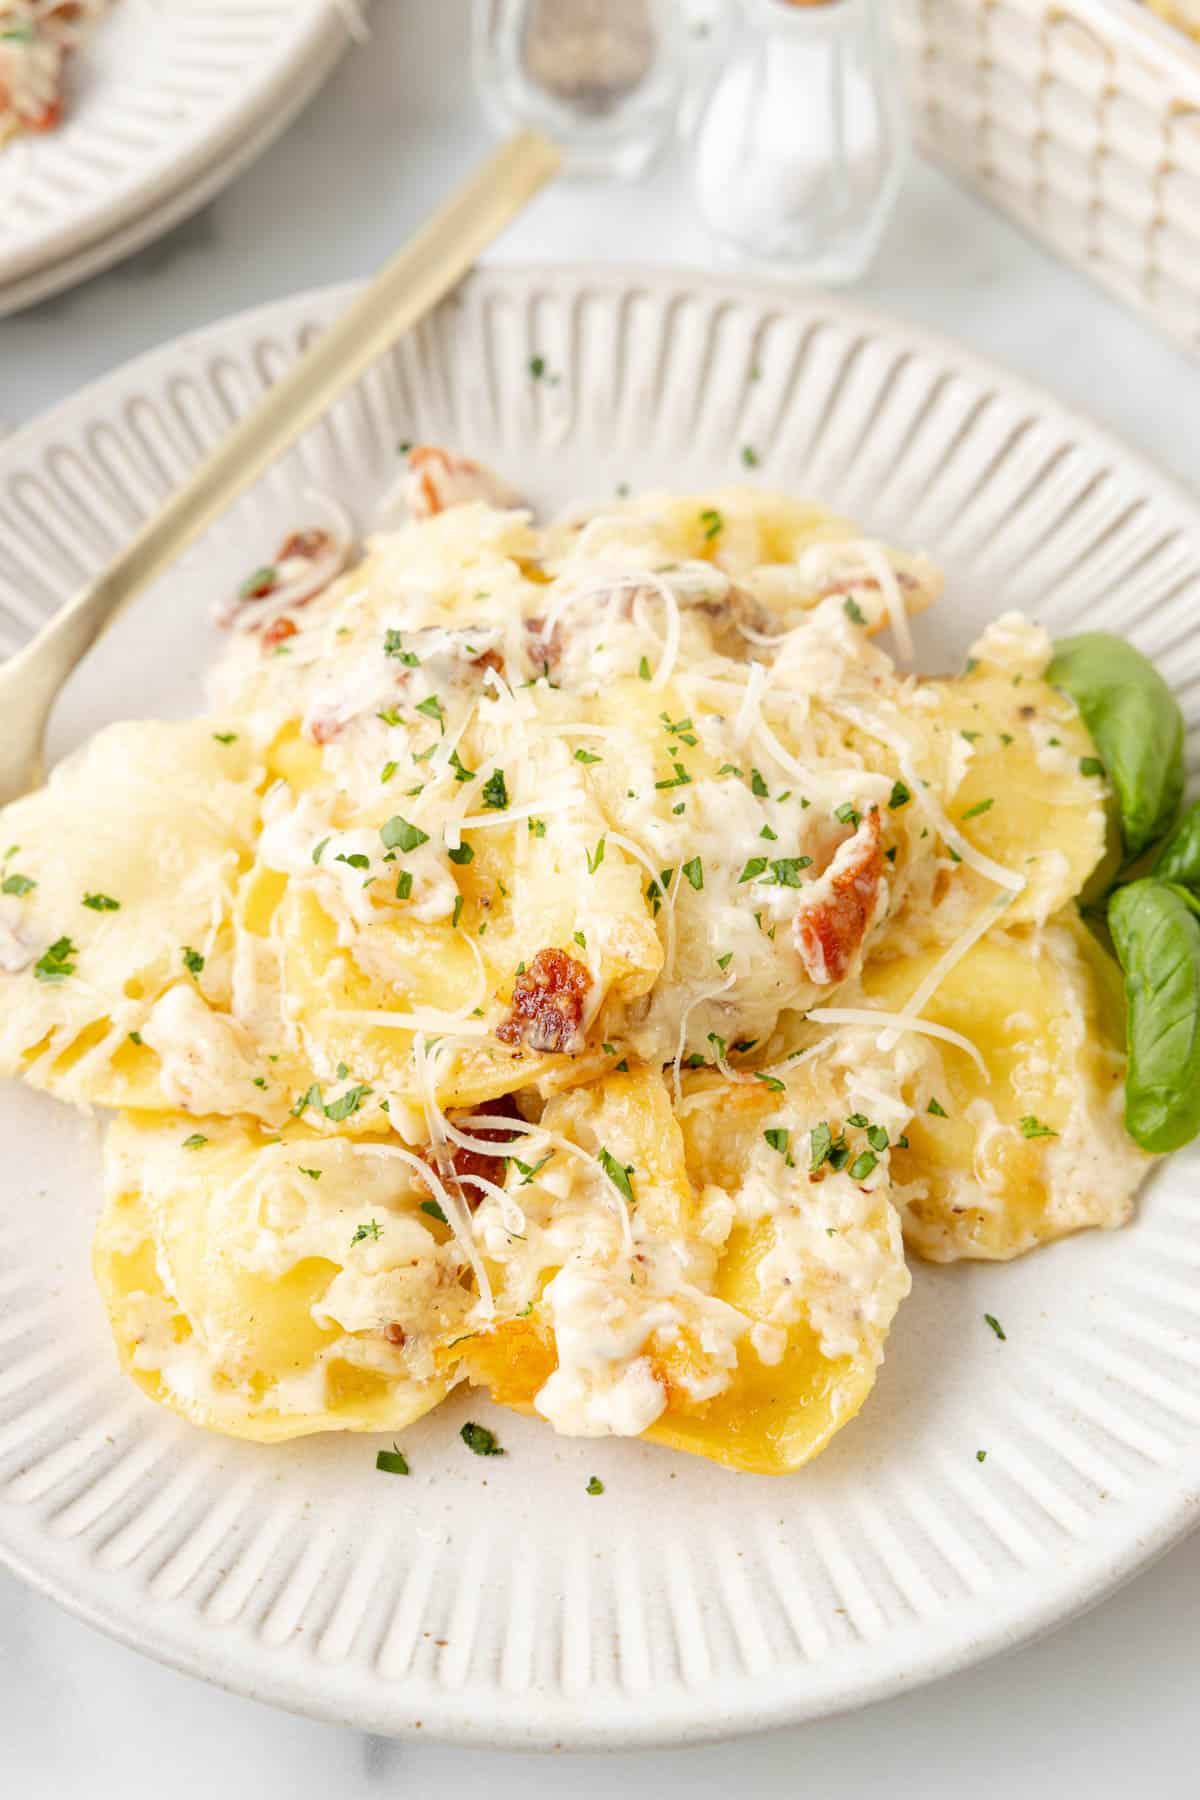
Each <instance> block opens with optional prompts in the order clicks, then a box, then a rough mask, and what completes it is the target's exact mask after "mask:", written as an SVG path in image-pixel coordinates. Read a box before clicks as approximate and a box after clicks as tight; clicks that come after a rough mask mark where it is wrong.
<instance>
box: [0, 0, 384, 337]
mask: <svg viewBox="0 0 1200 1800" xmlns="http://www.w3.org/2000/svg"><path fill="white" fill-rule="evenodd" d="M360 3H361V0H360ZM346 21H347V14H346V13H345V12H343V11H342V10H341V8H340V6H339V0H120V4H119V5H118V6H116V7H115V9H114V11H113V13H112V16H111V18H109V19H106V20H105V21H104V23H103V24H102V25H101V26H100V27H99V29H98V30H97V31H96V33H95V35H94V36H93V37H92V38H91V39H90V40H89V42H88V43H87V44H86V45H85V46H84V48H83V49H82V50H81V51H80V52H79V53H78V55H77V56H76V57H75V58H74V60H73V61H72V63H71V65H70V68H69V71H68V85H67V105H66V112H65V116H64V119H63V123H62V124H61V126H59V128H58V129H57V130H55V131H52V132H48V133H47V134H46V135H45V136H44V137H22V138H18V139H16V140H15V141H14V142H12V143H10V144H8V145H6V146H5V147H4V148H3V149H0V309H3V310H8V309H7V308H5V305H4V295H5V289H6V288H7V287H8V286H9V285H11V284H14V283H16V282H18V281H20V282H22V283H23V284H24V283H26V282H28V280H29V278H30V277H31V276H33V275H35V274H37V273H38V272H40V271H48V270H52V269H53V268H54V266H55V265H57V264H60V263H63V264H65V262H66V259H67V258H68V257H71V256H75V255H76V254H77V253H79V252H81V251H83V250H86V249H90V250H91V251H92V252H93V255H92V258H91V260H90V263H89V268H94V267H97V266H99V262H98V260H97V256H96V254H95V253H96V252H98V251H99V250H100V248H101V245H102V242H103V241H107V240H109V239H113V240H115V241H118V242H119V241H120V240H119V235H118V234H120V233H121V232H122V231H123V230H125V229H127V228H129V227H130V226H131V225H132V224H133V223H134V222H135V221H137V220H138V219H140V218H141V217H142V216H143V215H144V214H146V213H147V212H150V211H153V210H155V209H158V210H163V211H165V210H166V208H167V206H168V203H169V202H170V201H172V200H173V198H174V197H175V196H176V195H177V194H178V193H179V192H181V191H182V190H185V189H194V190H196V195H197V197H196V200H195V204H196V205H199V204H201V203H202V201H203V200H204V199H206V198H208V196H209V194H210V193H211V192H212V191H213V190H212V188H211V185H206V184H205V182H204V176H205V174H206V172H207V171H209V170H210V169H212V168H213V167H214V166H215V165H218V164H221V163H230V164H231V165H233V167H235V168H236V167H237V166H240V164H239V163H237V162H236V161H235V158H234V153H235V151H236V150H237V149H238V147H239V146H240V145H241V144H242V142H243V141H248V142H254V143H255V145H256V147H257V148H258V149H260V150H261V149H263V148H265V146H266V145H267V144H268V143H270V142H271V140H272V138H273V137H274V136H275V135H277V133H278V132H281V131H282V130H283V129H284V127H285V126H286V125H287V124H288V122H289V121H290V120H291V119H292V118H293V117H294V116H295V114H296V112H297V111H298V110H299V108H300V106H301V105H303V103H304V101H305V100H306V99H307V98H308V97H309V95H310V94H311V93H312V92H313V90H314V88H315V87H316V85H317V83H318V82H319V81H320V80H321V79H322V78H323V77H324V75H326V74H327V73H328V72H329V70H330V69H331V68H332V67H333V65H334V63H335V62H336V61H337V58H338V57H339V56H340V54H341V52H342V50H343V49H344V48H345V46H346V43H347V41H348V31H347V22H346ZM181 216H183V215H182V214H181V213H180V212H179V210H178V209H177V208H176V209H175V211H174V212H173V213H172V214H171V216H170V219H169V222H170V223H174V222H175V221H176V220H177V219H178V218H179V217H181ZM164 228H165V227H164ZM55 285H62V284H61V283H56V284H55ZM18 291H19V292H20V295H21V301H22V303H24V289H23V288H22V289H21V290H18Z"/></svg>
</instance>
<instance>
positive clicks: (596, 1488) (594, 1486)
mask: <svg viewBox="0 0 1200 1800" xmlns="http://www.w3.org/2000/svg"><path fill="white" fill-rule="evenodd" d="M583 1491H584V1493H585V1494H602V1493H603V1492H604V1483H603V1482H602V1481H601V1479H600V1477H599V1476H598V1475H589V1476H588V1484H587V1486H586V1487H585V1488H584V1490H583Z"/></svg>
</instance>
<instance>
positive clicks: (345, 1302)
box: [0, 445, 1147, 1473]
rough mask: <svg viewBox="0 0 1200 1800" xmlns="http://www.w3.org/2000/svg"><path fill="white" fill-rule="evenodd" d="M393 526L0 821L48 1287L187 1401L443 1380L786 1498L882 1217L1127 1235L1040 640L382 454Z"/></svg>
mask: <svg viewBox="0 0 1200 1800" xmlns="http://www.w3.org/2000/svg"><path fill="white" fill-rule="evenodd" d="M401 498H402V501H403V505H404V509H405V512H406V516H405V517H404V518H403V519H402V520H401V521H400V523H399V524H396V525H394V526H390V527H389V528H388V529H387V530H384V531H381V532H380V533H379V534H378V535H377V536H375V537H373V538H371V539H369V540H367V541H366V542H365V543H364V544H361V545H360V544H356V543H355V542H354V541H353V537H352V534H351V532H350V531H349V529H348V527H346V526H344V525H343V524H341V523H340V522H339V521H338V520H337V518H336V517H335V518H334V521H333V523H332V524H331V525H327V526H316V525H310V526H308V527H307V528H304V529H301V530H297V531H295V532H293V533H291V534H290V535H289V537H288V538H287V539H286V540H285V541H284V542H283V543H282V544H281V545H280V546H279V547H278V549H277V550H276V551H275V553H274V555H273V556H271V558H270V560H267V561H264V560H262V556H261V555H260V556H259V559H258V561H257V562H256V563H254V564H253V565H252V567H251V572H250V574H249V575H248V576H247V579H246V580H245V582H244V583H243V584H242V585H241V587H240V588H239V589H238V590H237V591H236V592H235V593H232V594H230V595H228V596H225V597H224V598H223V599H221V600H220V601H219V604H218V607H217V616H218V618H219V620H220V622H221V624H222V625H223V626H224V627H225V628H226V629H227V631H228V649H227V651H226V654H225V655H224V657H223V658H222V661H221V664H220V667H219V668H218V670H217V671H216V672H215V675H214V679H213V685H212V693H211V705H212V716H211V717H208V718H203V719H197V720H195V721H192V722H191V723H188V724H177V725H168V724H155V723H143V724H130V725H120V726H113V727H111V728H110V729H108V730H107V731H104V732H101V733H100V734H99V735H98V736H97V737H96V739H95V740H94V741H93V742H92V743H91V744H90V745H89V746H88V747H87V748H86V749H85V750H83V751H82V752H80V753H79V754H78V755H77V756H75V757H73V758H71V759H69V760H68V761H67V762H66V763H64V765H63V766H62V767H61V768H60V769H58V770H56V771H55V773H54V775H53V777H52V778H51V780H50V782H49V784H48V785H47V787H45V788H44V789H43V790H42V791H41V792H39V793H36V794H32V795H30V796H28V797H27V798H26V799H23V800H21V801H19V802H17V803H16V804H15V805H13V806H10V807H9V808H7V809H5V812H4V814H3V817H2V819H0V852H2V854H0V1073H3V1074H6V1075H17V1076H23V1077H24V1078H25V1079H27V1080H29V1081H30V1082H32V1083H34V1084H35V1085H37V1086H40V1087H43V1088H46V1089H48V1090H49V1091H50V1092H51V1093H54V1094H57V1095H60V1096H61V1097H63V1098H64V1099H69V1100H72V1101H74V1102H75V1103H76V1104H79V1105H82V1106H90V1105H100V1106H107V1107H112V1108H117V1109H120V1110H119V1116H118V1118H117V1119H116V1122H115V1123H113V1124H112V1125H111V1126H110V1127H109V1129H108V1133H107V1138H106V1152H105V1164H106V1197H105V1204H104V1210H103V1213H102V1216H101V1219H100V1223H99V1226H98V1228H97V1233H96V1244H95V1267H96V1274H97V1279H98V1282H99V1285H100V1288H101V1291H102V1293H103V1296H104V1299H105V1303H106V1306H107V1308H108V1312H109V1317H110V1320H111V1323H112V1329H113V1335H114V1338H115V1340H116V1344H117V1349H118V1354H119V1356H120V1358H121V1361H122V1364H123V1366H124V1367H125V1368H126V1369H127V1370H128V1372H129V1374H130V1375H131V1376H132V1378H133V1379H134V1380H135V1381H136V1382H137V1383H138V1384H139V1385H140V1386H141V1387H142V1389H143V1390H144V1391H145V1392H146V1393H147V1394H149V1395H150V1396H151V1397H152V1398H154V1399H155V1400H157V1401H160V1402H161V1403H163V1404H165V1405H167V1406H170V1407H172V1408H174V1409H175V1410H176V1411H178V1412H180V1413H181V1414H183V1415H184V1416H185V1417H186V1418H188V1419H190V1420H192V1421H193V1422H195V1423H197V1424H200V1425H204V1426H207V1427H210V1428H212V1429H215V1430H218V1431H224V1432H229V1433H232V1434H234V1435H239V1436H243V1437H248V1438H252V1439H258V1440H262V1441H269V1440H273V1439H282V1438H288V1437H294V1436H298V1435H302V1434H304V1433H308V1432H315V1431H324V1430H347V1429H349V1430H372V1429H380V1430H387V1431H389V1432H393V1433H394V1432H396V1431H398V1430H400V1429H401V1428H402V1427H403V1426H404V1425H405V1424H407V1423H408V1422H409V1421H411V1420H413V1419H416V1418H417V1417H419V1416H420V1415H421V1414H422V1413H424V1412H427V1411H428V1410H429V1409H430V1408H431V1407H434V1406H436V1405H437V1404H438V1402H439V1401H440V1400H441V1398H442V1397H443V1396H444V1395H445V1394H447V1393H448V1392H449V1391H450V1390H451V1389H452V1388H454V1387H455V1386H457V1385H460V1384H463V1383H472V1384H476V1385H479V1386H481V1387H484V1388H486V1389H487V1390H489V1391H490V1393H491V1394H492V1395H493V1396H494V1398H495V1399H496V1400H498V1401H500V1402H501V1403H503V1404H506V1405H509V1406H514V1407H518V1408H520V1409H522V1410H524V1411H527V1412H530V1413H532V1414H534V1415H536V1416H538V1417H540V1418H542V1419H544V1420H545V1421H546V1422H547V1424H548V1425H549V1426H550V1427H551V1428H553V1429H554V1430H555V1431H557V1432H559V1433H562V1434H565V1435H583V1436H606V1435H607V1436H619V1437H642V1438H646V1439H648V1440H650V1441H652V1442H655V1443H659V1444H662V1445H664V1446H667V1447H670V1448H674V1449H681V1450H687V1451H690V1452H694V1453H696V1454H700V1455H703V1456H707V1457H709V1458H711V1459H712V1460H714V1461H716V1462H719V1463H722V1464H725V1465H727V1466H728V1467H730V1468H734V1469H742V1470H750V1471H755V1472H760V1473H782V1472H786V1471H789V1470H794V1469H796V1468H798V1467H800V1466H801V1465H802V1464H803V1463H805V1462H806V1461H807V1460H809V1459H810V1458H811V1457H813V1456H814V1455H816V1454H817V1453H818V1452H819V1451H820V1450H821V1449H822V1448H823V1446H824V1445H825V1444H826V1443H827V1442H828V1440H829V1439H830V1437H831V1436H832V1435H833V1434H834V1433H835V1432H836V1431H837V1430H839V1429H840V1428H841V1427H842V1426H843V1425H845V1424H846V1423H847V1422H848V1421H849V1420H851V1419H852V1418H853V1417H854V1416H855V1415H856V1414H857V1412H858V1411H859V1409H860V1408H861V1407H862V1406H863V1404H864V1402H865V1400H866V1399H867V1396H868V1394H869V1393H870V1391H871V1388H872V1386H873V1384H874V1382H875V1378H876V1373H877V1370H878V1368H879V1365H880V1363H881V1361H882V1358H883V1354H884V1345H885V1342H886V1339H887V1334H888V1332H889V1330H890V1329H891V1328H892V1325H893V1321H894V1319H895V1317H896V1314H897V1312H898V1309H899V1308H900V1306H901V1303H902V1302H903V1299H904V1297H905V1295H906V1293H907V1292H908V1287H909V1277H908V1272H907V1270H906V1267H905V1263H904V1250H903V1242H904V1240H905V1239H906V1240H907V1243H908V1244H909V1246H910V1247H911V1248H912V1249H913V1250H914V1251H916V1252H917V1253H918V1254H920V1255H923V1256H927V1257H930V1258H933V1259H935V1260H939V1261H951V1260H955V1259H958V1258H965V1257H986V1258H992V1259H998V1258H1006V1257H1011V1256H1015V1255H1018V1254H1021V1253H1023V1252H1024V1251H1026V1250H1029V1249H1031V1248H1033V1247H1035V1246H1036V1245H1038V1244H1041V1243H1044V1242H1046V1241H1047V1240H1049V1239H1052V1238H1054V1237H1058V1236H1061V1235H1062V1234H1063V1233H1065V1232H1068V1231H1071V1230H1074V1229H1077V1228H1079V1227H1081V1226H1084V1225H1102V1226H1108V1225H1113V1224H1116V1223H1119V1222H1121V1221H1122V1220H1123V1219H1125V1218H1126V1217H1127V1216H1128V1214H1129V1211H1130V1208H1131V1206H1132V1201H1133V1196H1134V1194H1135V1192H1136V1189H1137V1187H1138V1185H1139V1182H1140V1180H1141V1178H1142V1176H1143V1174H1144V1172H1145V1168H1146V1166H1147V1159H1146V1158H1144V1157H1143V1156H1142V1155H1141V1154H1140V1152H1138V1151H1137V1150H1136V1149H1135V1148H1134V1146H1133V1145H1132V1143H1131V1141H1130V1139H1129V1138H1128V1137H1127V1135H1126V1134H1125V1132H1124V1129H1123V1126H1122V1124H1121V1120H1120V1116H1119V1114H1120V1100H1119V1097H1118V1096H1119V1090H1120V1085H1121V1079H1122V1076H1123V1073H1124V1067H1125V1059H1124V1054H1123V1050H1122V1048H1121V1039H1122V1033H1123V1023H1122V1018H1121V1012H1120V994H1119V992H1116V993H1115V995H1114V991H1113V979H1112V965H1111V961H1110V959H1108V958H1107V954H1106V952H1105V951H1104V950H1102V949H1101V947H1100V946H1099V944H1098V943H1096V941H1095V940H1094V939H1093V938H1092V937H1091V936H1090V934H1089V933H1087V932H1086V931H1085V930H1084V929H1083V926H1082V924H1081V923H1080V918H1079V913H1078V908H1077V902H1078V901H1079V899H1080V897H1081V896H1086V895H1090V894H1091V893H1092V892H1101V891H1103V890H1105V889H1106V888H1107V885H1108V884H1109V882H1110V881H1111V878H1112V875H1113V872H1114V868H1115V866H1116V865H1115V860H1114V858H1115V855H1116V849H1115V836H1114V825H1113V820H1114V817H1115V811H1114V794H1113V789H1112V785H1111V784H1110V782H1109V780H1108V777H1107V775H1106V773H1105V770H1104V768H1103V766H1102V764H1101V762H1100V759H1099V758H1098V756H1097V755H1096V753H1095V746H1094V745H1093V744H1092V742H1091V739H1090V737H1089V734H1088V731H1087V728H1086V726H1085V724H1084V722H1083V719H1082V718H1081V717H1080V715H1079V713H1078V712H1077V710H1076V708H1075V706H1074V704H1073V702H1072V701H1071V700H1070V699H1068V698H1067V697H1066V696H1065V695H1064V694H1062V693H1060V692H1058V691H1056V689H1055V688H1054V687H1052V686H1051V685H1049V683H1048V681H1047V679H1046V677H1047V671H1048V670H1049V668H1050V664H1051V653H1052V646H1051V643H1050V640H1049V638H1048V637H1047V635H1046V633H1045V632H1044V631H1043V630H1041V628H1040V627H1039V626H1037V625H1036V624H1033V623H1031V622H1030V621H1028V620H1026V619H1023V618H1021V617H1019V616H1018V615H1016V614H1003V615H1001V617H1000V618H998V619H997V620H996V622H995V623H994V624H993V625H992V626H991V627H989V629H988V631H986V632H985V633H984V634H983V636H982V637H981V639H980V640H979V642H978V643H977V644H976V645H975V647H974V649H973V651H972V654H971V657H970V659H969V660H968V663H967V666H966V668H965V670H964V671H963V672H962V673H961V674H959V675H953V676H940V677H937V678H936V679H930V678H924V677H920V676H918V675H917V674H915V673H914V672H913V671H912V668H911V660H912V657H911V652H912V642H911V635H910V628H909V620H910V617H911V616H912V615H913V614H915V613H917V612H919V611H921V610H922V609H924V608H925V607H926V606H928V605H930V604H931V603H932V602H933V601H934V600H936V598H937V597H938V594H939V592H940V590H941V585H942V583H941V575H940V573H939V571H938V570H937V568H936V567H935V566H934V565H933V563H932V562H931V561H930V560H929V558H928V557H926V556H925V555H923V554H919V553H909V552H906V551H902V550H898V549H895V548H892V547H890V546H888V545H886V544H884V543H882V542H880V541H878V540H876V539H874V538H870V537H866V536H864V535H863V533H862V532H861V530H860V529H859V528H858V527H856V526H854V525H853V524H851V523H850V522H848V521H846V520H844V519H841V518H838V517H837V516H836V515H834V514H832V513H830V512H828V511H827V510H826V509H824V508H822V507H820V506H818V505H814V504H811V503H809V502H805V501H802V500H798V499H795V498H794V497H792V496H789V495H786V494H780V493H775V492H772V491H771V490H769V489H766V488H761V487H758V486H756V485H751V484H741V485H731V486H726V487H722V488H719V489H715V490H712V491H708V492H703V493H698V494H667V493H662V492H654V493H649V494H644V495H641V496H637V497H634V498H632V499H629V500H623V501H619V502H618V501H613V502H610V503H605V504H602V505H592V506H582V507H576V508H573V509H571V510H570V511H569V512H568V513H567V514H566V515H565V516H564V517H563V518H561V519H560V520H558V521H557V522H555V523H554V524H551V525H549V526H539V525H537V524H536V523H535V522H534V520H533V518H532V516H531V514H530V513H529V512H528V511H527V510H526V509H525V508H524V507H523V506H522V505H521V503H520V499H519V496H518V495H517V494H516V493H515V492H514V491H513V490H512V489H511V487H509V485H508V484H507V482H505V481H504V480H503V479H502V478H501V477H500V476H498V475H496V474H494V473H492V472H491V471H489V470H487V469H485V468H483V467H482V466H481V465H480V464H478V463H476V462H475V461H473V460H472V459H470V458H469V457H465V456H462V455H459V454H458V453H456V452H453V451H449V450H445V449H443V448H441V447H439V446H432V445H418V446H417V447H416V448H415V449H414V450H413V451H412V452H411V454H410V455H409V458H408V464H407V468H406V471H405V477H404V482H403V493H402V496H401ZM335 510H336V509H335ZM885 632H886V633H887V634H888V635H887V638H886V639H885V638H884V637H883V636H882V635H881V634H883V633H885ZM886 643H890V644H891V646H892V647H893V649H894V651H895V655H893V654H892V653H890V652H889V650H888V648H886V647H885V644H886ZM5 846H7V847H6V848H5ZM902 1234H903V1235H902Z"/></svg>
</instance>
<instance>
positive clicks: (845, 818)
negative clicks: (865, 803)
mask: <svg viewBox="0 0 1200 1800" xmlns="http://www.w3.org/2000/svg"><path fill="white" fill-rule="evenodd" d="M833 816H834V818H835V819H839V820H840V821H841V823H842V824H843V825H853V826H858V825H861V824H862V814H861V813H860V812H859V810H858V808H857V807H856V806H852V805H851V803H850V801H849V800H847V801H845V802H844V803H843V804H842V805H841V806H839V807H838V808H837V810H836V811H835V813H834V815H833Z"/></svg>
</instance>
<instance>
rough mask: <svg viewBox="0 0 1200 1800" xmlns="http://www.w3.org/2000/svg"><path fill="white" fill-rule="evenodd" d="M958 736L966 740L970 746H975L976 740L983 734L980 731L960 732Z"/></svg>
mask: <svg viewBox="0 0 1200 1800" xmlns="http://www.w3.org/2000/svg"><path fill="white" fill-rule="evenodd" d="M958 735H959V737H961V738H966V740H967V742H968V744H973V743H974V742H975V740H976V738H978V737H981V736H982V735H983V734H982V732H978V731H960V732H959V734H958Z"/></svg>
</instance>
